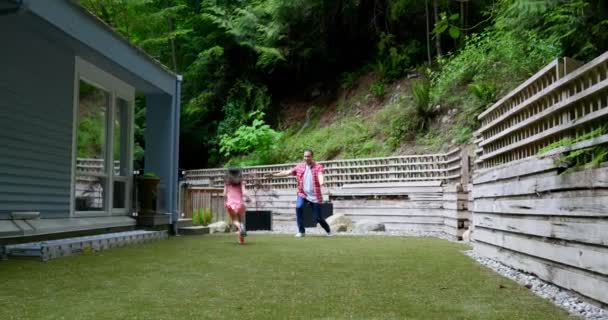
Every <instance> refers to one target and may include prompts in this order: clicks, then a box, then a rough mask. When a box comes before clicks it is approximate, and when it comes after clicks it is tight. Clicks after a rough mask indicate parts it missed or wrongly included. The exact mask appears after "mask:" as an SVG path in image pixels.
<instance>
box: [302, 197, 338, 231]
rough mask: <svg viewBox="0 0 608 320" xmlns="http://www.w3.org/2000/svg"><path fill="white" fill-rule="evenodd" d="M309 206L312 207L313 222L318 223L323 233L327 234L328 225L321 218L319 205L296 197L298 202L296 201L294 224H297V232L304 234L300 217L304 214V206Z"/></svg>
mask: <svg viewBox="0 0 608 320" xmlns="http://www.w3.org/2000/svg"><path fill="white" fill-rule="evenodd" d="M306 204H309V205H311V206H312V215H313V219H314V221H316V222H318V223H319V224H320V225H321V227H323V229H324V230H325V232H327V233H329V232H330V229H329V225H328V224H327V222H325V219H323V218H322V217H321V204H320V203H314V202H311V201H308V200H307V199H305V198H302V197H300V196H298V200H297V201H296V222H297V223H298V232H300V233H302V234H304V233H305V232H306V230H305V229H304V221H303V217H302V215H303V214H304V206H305V205H306Z"/></svg>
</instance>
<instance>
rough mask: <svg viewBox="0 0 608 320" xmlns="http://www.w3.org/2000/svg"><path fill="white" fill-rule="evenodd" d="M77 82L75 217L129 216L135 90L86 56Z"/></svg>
mask: <svg viewBox="0 0 608 320" xmlns="http://www.w3.org/2000/svg"><path fill="white" fill-rule="evenodd" d="M74 83H75V87H76V90H75V99H74V101H75V107H74V119H75V122H74V143H73V146H74V151H73V155H74V160H73V161H74V180H73V183H72V185H73V187H72V190H73V192H72V195H73V203H72V214H73V215H87V216H91V215H95V216H107V215H112V214H127V213H128V212H129V208H130V204H131V201H130V194H131V192H130V190H131V187H132V185H133V181H132V175H131V172H132V141H133V132H132V121H133V100H134V89H133V87H131V86H129V85H127V84H125V83H124V82H122V81H120V80H119V79H117V78H115V77H113V76H111V75H110V74H108V73H106V72H104V71H102V70H100V69H98V68H97V67H95V66H93V65H92V64H90V63H88V62H86V61H84V60H82V59H80V58H77V59H76V79H75V82H74Z"/></svg>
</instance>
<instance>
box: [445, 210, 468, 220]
mask: <svg viewBox="0 0 608 320" xmlns="http://www.w3.org/2000/svg"><path fill="white" fill-rule="evenodd" d="M444 216H445V217H446V218H450V219H466V220H470V219H471V212H469V211H466V210H449V209H445V210H444Z"/></svg>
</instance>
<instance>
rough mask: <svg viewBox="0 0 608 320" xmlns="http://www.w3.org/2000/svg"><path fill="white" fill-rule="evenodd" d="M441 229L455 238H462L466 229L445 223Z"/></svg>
mask: <svg viewBox="0 0 608 320" xmlns="http://www.w3.org/2000/svg"><path fill="white" fill-rule="evenodd" d="M440 231H443V232H444V233H446V234H448V235H450V236H453V237H455V238H458V239H462V235H463V234H464V232H465V231H466V229H462V228H460V229H459V228H454V227H451V226H446V225H443V227H442V228H441V230H440Z"/></svg>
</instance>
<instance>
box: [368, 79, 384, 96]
mask: <svg viewBox="0 0 608 320" xmlns="http://www.w3.org/2000/svg"><path fill="white" fill-rule="evenodd" d="M369 88H370V90H371V91H372V93H373V94H374V96H375V97H376V98H382V97H384V94H385V93H386V92H385V90H384V83H383V82H382V81H380V80H377V81H374V82H372V84H371V85H370V86H369Z"/></svg>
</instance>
